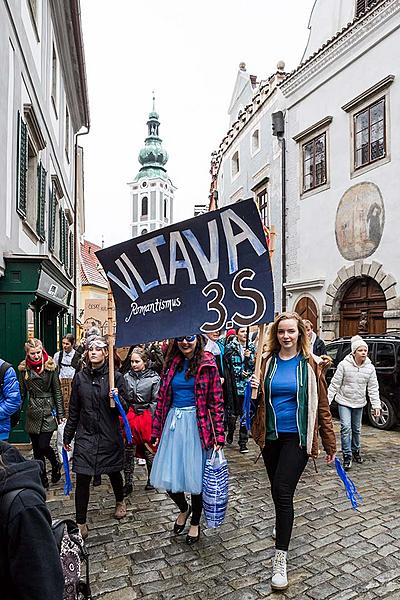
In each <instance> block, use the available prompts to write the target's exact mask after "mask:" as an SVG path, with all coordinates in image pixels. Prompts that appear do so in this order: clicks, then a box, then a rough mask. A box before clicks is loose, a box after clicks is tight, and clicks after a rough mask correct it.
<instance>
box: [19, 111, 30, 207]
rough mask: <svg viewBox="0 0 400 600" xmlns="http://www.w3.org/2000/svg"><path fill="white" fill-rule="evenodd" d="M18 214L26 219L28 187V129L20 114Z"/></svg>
mask: <svg viewBox="0 0 400 600" xmlns="http://www.w3.org/2000/svg"><path fill="white" fill-rule="evenodd" d="M17 174H18V176H17V212H18V213H19V214H20V215H21V217H26V207H27V196H28V193H27V186H28V127H27V125H26V123H25V121H24V120H23V119H22V117H21V115H20V113H18V145H17Z"/></svg>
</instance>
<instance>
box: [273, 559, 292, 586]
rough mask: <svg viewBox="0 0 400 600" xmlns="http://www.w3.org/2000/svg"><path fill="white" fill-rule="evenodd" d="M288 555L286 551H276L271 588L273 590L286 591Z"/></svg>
mask: <svg viewBox="0 0 400 600" xmlns="http://www.w3.org/2000/svg"><path fill="white" fill-rule="evenodd" d="M286 555H287V552H285V551H284V550H275V556H274V558H273V560H272V579H271V588H272V589H273V590H286V588H287V587H288V585H289V584H288V579H287V575H286Z"/></svg>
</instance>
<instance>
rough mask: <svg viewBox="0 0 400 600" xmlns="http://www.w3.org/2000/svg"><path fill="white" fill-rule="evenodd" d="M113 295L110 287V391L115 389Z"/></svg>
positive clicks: (112, 405) (108, 311)
mask: <svg viewBox="0 0 400 600" xmlns="http://www.w3.org/2000/svg"><path fill="white" fill-rule="evenodd" d="M113 305H114V302H113V294H112V291H111V286H110V285H108V292H107V325H108V328H107V329H108V382H109V385H110V391H111V390H112V388H113V387H115V382H114V332H113ZM110 407H111V408H115V400H114V398H110Z"/></svg>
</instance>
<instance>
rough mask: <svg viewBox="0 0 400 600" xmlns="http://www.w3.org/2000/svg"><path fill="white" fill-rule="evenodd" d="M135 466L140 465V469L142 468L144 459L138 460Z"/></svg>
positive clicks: (144, 462)
mask: <svg viewBox="0 0 400 600" xmlns="http://www.w3.org/2000/svg"><path fill="white" fill-rule="evenodd" d="M137 464H138V465H140V466H141V467H143V465H145V464H146V459H145V458H138V461H137Z"/></svg>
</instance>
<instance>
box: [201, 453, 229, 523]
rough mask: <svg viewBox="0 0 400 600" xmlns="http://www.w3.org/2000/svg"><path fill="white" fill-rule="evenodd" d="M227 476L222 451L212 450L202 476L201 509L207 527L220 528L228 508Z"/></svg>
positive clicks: (226, 466) (226, 467)
mask: <svg viewBox="0 0 400 600" xmlns="http://www.w3.org/2000/svg"><path fill="white" fill-rule="evenodd" d="M228 488H229V474H228V463H227V461H226V458H225V456H224V452H223V450H218V451H217V452H216V451H215V450H214V451H213V453H212V454H211V457H210V458H208V459H207V461H206V465H205V469H204V475H203V509H204V517H205V519H206V523H207V527H210V528H211V529H215V528H216V527H220V526H221V525H222V523H223V522H224V519H225V513H226V508H227V506H228Z"/></svg>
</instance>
